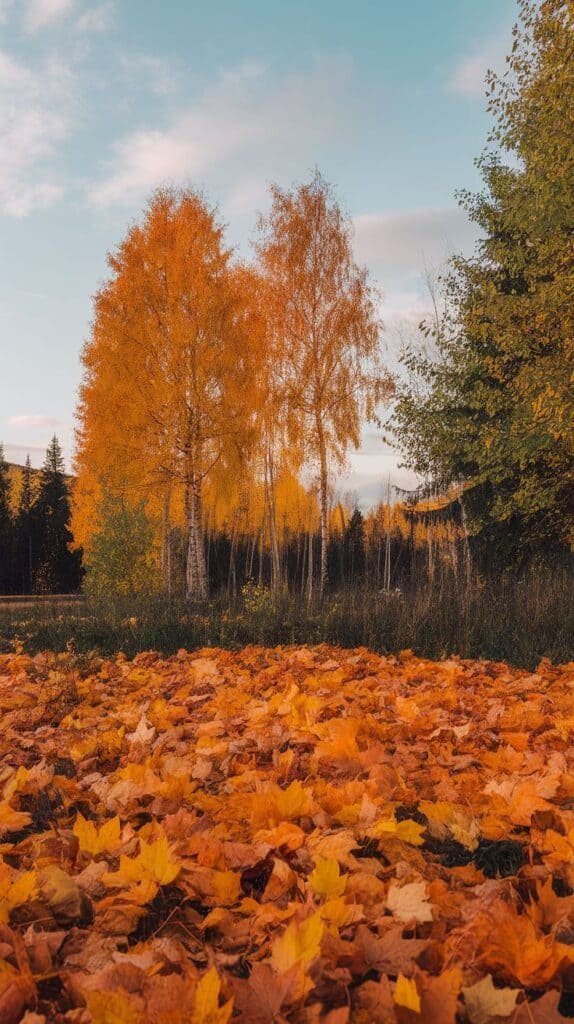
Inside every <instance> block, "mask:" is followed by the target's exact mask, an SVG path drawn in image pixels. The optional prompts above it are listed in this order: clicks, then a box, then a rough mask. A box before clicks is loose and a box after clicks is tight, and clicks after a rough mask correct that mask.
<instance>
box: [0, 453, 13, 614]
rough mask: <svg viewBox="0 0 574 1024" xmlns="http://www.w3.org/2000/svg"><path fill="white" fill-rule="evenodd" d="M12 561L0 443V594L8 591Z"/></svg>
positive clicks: (6, 478)
mask: <svg viewBox="0 0 574 1024" xmlns="http://www.w3.org/2000/svg"><path fill="white" fill-rule="evenodd" d="M11 561H12V516H11V512H10V477H9V476H8V463H7V462H6V461H5V459H4V448H3V446H2V445H1V444H0V594H7V593H9V592H10V584H11V579H10V576H11V573H10V567H11Z"/></svg>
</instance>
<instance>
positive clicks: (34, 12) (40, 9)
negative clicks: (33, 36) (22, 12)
mask: <svg viewBox="0 0 574 1024" xmlns="http://www.w3.org/2000/svg"><path fill="white" fill-rule="evenodd" d="M74 2H75V0H29V3H28V9H27V11H26V16H25V19H24V24H25V26H26V29H27V30H28V32H37V31H38V29H40V28H45V26H46V25H49V24H50V22H52V21H57V19H58V18H61V17H62V16H63V15H64V14H67V13H68V11H70V10H71V9H72V7H73V6H74Z"/></svg>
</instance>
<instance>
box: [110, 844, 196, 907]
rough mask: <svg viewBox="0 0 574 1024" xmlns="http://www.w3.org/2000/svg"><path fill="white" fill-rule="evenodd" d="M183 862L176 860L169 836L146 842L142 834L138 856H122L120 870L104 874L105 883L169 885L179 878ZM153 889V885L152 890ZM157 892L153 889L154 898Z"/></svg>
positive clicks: (113, 884)
mask: <svg viewBox="0 0 574 1024" xmlns="http://www.w3.org/2000/svg"><path fill="white" fill-rule="evenodd" d="M180 871H181V864H180V863H179V861H177V860H174V859H173V858H172V856H171V851H170V848H169V844H168V841H167V836H165V835H163V836H160V837H159V839H156V840H155V842H152V843H146V841H145V839H142V838H141V836H140V850H139V854H138V855H137V857H126V856H125V854H122V855H121V857H120V867H119V871H115V872H107V873H106V874H105V875H104V876H103V881H104V883H105V885H110V886H112V887H114V886H118V887H119V886H123V885H126V884H127V885H129V884H131V883H134V882H135V883H144V882H145V883H153V884H154V885H169V883H170V882H173V880H174V878H177V876H178V875H179V872H180ZM152 890H153V886H152V887H151V889H150V891H152ZM154 895H155V892H153V891H152V898H153V896H154ZM138 902H139V901H138Z"/></svg>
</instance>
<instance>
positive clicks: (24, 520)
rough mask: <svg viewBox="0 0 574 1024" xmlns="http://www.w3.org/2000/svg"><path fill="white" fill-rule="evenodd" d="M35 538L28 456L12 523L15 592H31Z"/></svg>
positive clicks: (30, 467)
mask: <svg viewBox="0 0 574 1024" xmlns="http://www.w3.org/2000/svg"><path fill="white" fill-rule="evenodd" d="M36 540H37V538H35V537H34V516H33V489H32V465H31V462H30V456H29V455H27V456H26V464H25V466H24V469H23V470H22V484H21V490H20V500H19V502H18V509H17V512H16V521H15V524H14V572H13V590H14V591H15V593H17V594H29V593H31V592H32V581H33V565H34V561H33V560H34V557H35V554H36V543H35V541H36Z"/></svg>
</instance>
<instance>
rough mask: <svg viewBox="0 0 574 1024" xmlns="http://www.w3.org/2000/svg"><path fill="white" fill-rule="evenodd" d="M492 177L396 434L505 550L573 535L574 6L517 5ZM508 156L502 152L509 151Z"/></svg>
mask: <svg viewBox="0 0 574 1024" xmlns="http://www.w3.org/2000/svg"><path fill="white" fill-rule="evenodd" d="M507 63H508V73H507V74H506V75H504V76H503V77H497V76H496V75H494V74H490V75H489V77H488V88H489V92H490V101H489V107H490V110H491V112H492V113H493V115H494V118H495V126H494V129H493V131H492V133H491V147H490V149H489V150H488V151H487V152H486V154H485V155H484V156H483V157H482V158H481V160H480V161H479V166H480V168H481V172H482V176H483V180H484V189H483V191H482V192H481V193H480V194H479V195H471V194H469V193H463V194H462V196H461V201H462V204H463V206H464V207H465V208H466V210H467V212H468V214H469V216H470V219H471V220H472V221H474V223H475V224H476V225H477V227H478V228H479V232H480V236H481V240H480V241H479V243H478V246H477V250H476V253H475V255H474V256H473V257H472V258H470V259H463V258H462V257H457V258H456V259H454V260H453V261H452V265H451V272H450V274H449V276H448V278H447V279H446V282H445V295H446V312H445V315H444V317H442V318H441V319H440V321H439V322H438V323H436V324H435V325H433V326H432V327H427V328H426V332H427V335H429V334H430V335H433V337H434V341H435V344H436V352H435V353H434V354H433V355H431V356H429V355H420V354H417V353H416V352H413V351H412V350H411V351H410V352H408V353H407V355H406V357H405V362H406V364H407V367H408V368H409V370H410V371H411V373H410V379H409V383H408V384H407V386H406V387H405V388H404V390H403V392H402V395H401V398H400V401H399V403H398V408H397V419H396V434H397V436H398V438H399V440H400V442H401V443H402V446H403V448H404V450H405V452H406V454H407V459H408V462H409V464H410V465H411V466H412V467H413V468H415V469H416V470H418V471H419V472H420V473H423V474H424V475H427V476H429V475H430V476H431V477H432V478H433V479H434V481H435V482H436V483H438V484H440V485H441V486H445V485H447V484H449V483H452V482H453V481H459V482H462V483H463V484H464V502H465V506H466V509H467V511H468V513H469V517H470V523H471V526H472V528H473V530H474V532H477V533H480V534H481V536H482V537H483V539H484V540H486V541H487V542H489V543H490V546H491V549H492V547H493V545H494V543H496V545H498V549H499V551H503V552H504V557H505V558H507V559H508V558H518V557H523V556H524V555H525V554H526V553H528V552H532V551H533V550H534V549H540V548H544V547H547V548H548V547H551V548H552V547H553V548H555V547H556V546H557V545H561V544H569V545H570V546H573V547H574V429H573V423H574V377H573V366H574V141H573V136H572V132H571V130H569V128H568V126H571V125H572V110H573V109H574V75H573V73H572V68H573V67H574V7H573V5H572V3H571V2H563V0H546V2H544V3H542V4H540V5H538V4H532V3H529V2H526V0H523V2H522V3H521V4H520V23H519V25H518V26H517V27H516V28H515V30H514V45H513V49H512V53H511V54H510V56H509V57H508V58H507ZM505 155H506V157H507V158H508V159H506V160H505Z"/></svg>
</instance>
